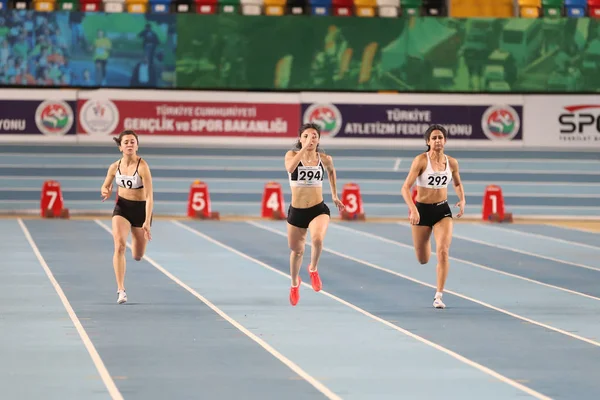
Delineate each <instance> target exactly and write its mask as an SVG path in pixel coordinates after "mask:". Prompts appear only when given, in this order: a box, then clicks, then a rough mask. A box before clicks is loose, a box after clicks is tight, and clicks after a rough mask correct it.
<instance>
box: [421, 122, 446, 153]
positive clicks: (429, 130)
mask: <svg viewBox="0 0 600 400" xmlns="http://www.w3.org/2000/svg"><path fill="white" fill-rule="evenodd" d="M433 131H440V132H442V135H444V139H446V140H448V131H447V130H446V128H444V127H443V126H442V125H438V124H433V125H430V126H429V128H427V130H426V131H425V144H426V145H427V151H429V150H431V146H430V145H428V144H427V142H429V138H431V133H432V132H433Z"/></svg>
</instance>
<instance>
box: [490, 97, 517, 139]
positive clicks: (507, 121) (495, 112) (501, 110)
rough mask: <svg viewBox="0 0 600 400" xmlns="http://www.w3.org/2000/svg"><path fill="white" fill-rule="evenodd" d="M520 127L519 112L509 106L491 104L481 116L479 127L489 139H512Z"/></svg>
mask: <svg viewBox="0 0 600 400" xmlns="http://www.w3.org/2000/svg"><path fill="white" fill-rule="evenodd" d="M520 127H521V119H520V118H519V114H517V112H516V111H515V109H514V108H512V107H511V106H505V105H502V106H491V107H489V108H488V109H487V110H485V112H484V113H483V117H482V118H481V129H482V130H483V133H484V134H485V136H487V137H488V138H489V139H491V140H507V141H508V140H512V138H514V137H515V136H516V135H517V133H518V132H519V128H520Z"/></svg>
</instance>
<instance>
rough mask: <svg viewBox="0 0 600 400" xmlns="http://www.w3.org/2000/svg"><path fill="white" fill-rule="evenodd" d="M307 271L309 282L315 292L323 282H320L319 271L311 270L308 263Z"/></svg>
mask: <svg viewBox="0 0 600 400" xmlns="http://www.w3.org/2000/svg"><path fill="white" fill-rule="evenodd" d="M308 273H309V275H310V284H311V285H312V287H313V289H314V291H315V292H318V291H319V290H321V288H323V282H321V277H320V276H319V271H311V270H310V264H309V265H308Z"/></svg>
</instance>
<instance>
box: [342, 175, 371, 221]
mask: <svg viewBox="0 0 600 400" xmlns="http://www.w3.org/2000/svg"><path fill="white" fill-rule="evenodd" d="M341 200H342V203H344V205H345V206H346V207H345V209H344V211H342V212H341V213H340V216H341V218H342V219H343V220H346V221H364V220H365V219H366V217H365V213H364V210H363V201H362V196H361V194H360V187H359V186H358V185H357V184H355V183H346V184H345V185H344V187H343V189H342V199H341Z"/></svg>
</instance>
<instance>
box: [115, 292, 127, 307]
mask: <svg viewBox="0 0 600 400" xmlns="http://www.w3.org/2000/svg"><path fill="white" fill-rule="evenodd" d="M117 294H118V295H119V297H118V298H117V303H118V304H123V303H126V302H127V293H125V291H124V290H119V291H118V292H117Z"/></svg>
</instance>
